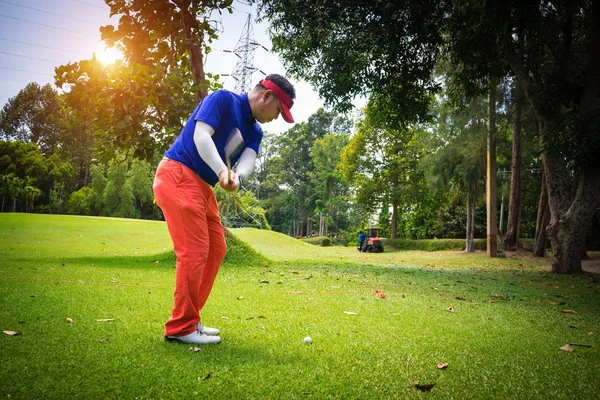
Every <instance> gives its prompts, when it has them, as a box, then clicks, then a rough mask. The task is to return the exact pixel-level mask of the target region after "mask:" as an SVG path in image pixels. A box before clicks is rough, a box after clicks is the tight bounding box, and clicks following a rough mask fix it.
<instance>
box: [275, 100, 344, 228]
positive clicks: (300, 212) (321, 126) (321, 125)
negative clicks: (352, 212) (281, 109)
mask: <svg viewBox="0 0 600 400" xmlns="http://www.w3.org/2000/svg"><path fill="white" fill-rule="evenodd" d="M334 116H335V114H333V113H330V112H326V111H325V110H323V109H319V110H317V112H316V113H314V114H313V115H311V116H310V117H309V118H308V121H307V122H303V123H301V124H296V125H294V126H293V127H292V128H291V129H289V130H288V131H287V132H285V133H284V134H282V135H281V136H280V137H279V138H278V140H277V160H275V161H274V165H273V167H278V166H280V167H282V168H281V169H280V173H281V175H280V177H279V184H280V185H285V186H286V187H287V188H288V190H289V191H290V194H291V195H292V196H293V197H292V206H293V212H292V213H291V214H288V217H292V218H293V223H292V227H293V231H294V232H293V235H294V236H298V235H301V234H306V235H307V236H308V235H310V234H311V230H310V225H311V224H310V221H311V219H312V216H313V212H314V210H315V202H316V197H315V192H316V189H317V188H316V186H315V185H314V182H313V181H312V179H311V174H312V173H314V171H315V169H314V168H315V167H314V164H313V161H312V158H311V151H312V149H313V146H314V143H315V141H316V140H318V139H320V138H322V137H324V136H325V135H327V134H328V133H329V132H330V129H331V124H332V121H333V118H334Z"/></svg>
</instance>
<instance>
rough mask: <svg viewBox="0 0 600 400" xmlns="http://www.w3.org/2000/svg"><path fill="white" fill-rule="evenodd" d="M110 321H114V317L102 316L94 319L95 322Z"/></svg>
mask: <svg viewBox="0 0 600 400" xmlns="http://www.w3.org/2000/svg"><path fill="white" fill-rule="evenodd" d="M110 321H114V318H103V319H97V320H96V322H110Z"/></svg>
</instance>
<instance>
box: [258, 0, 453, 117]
mask: <svg viewBox="0 0 600 400" xmlns="http://www.w3.org/2000/svg"><path fill="white" fill-rule="evenodd" d="M259 12H260V13H261V14H262V15H263V18H265V19H268V20H269V21H270V23H271V31H270V32H271V38H272V42H273V50H274V51H276V52H278V53H279V54H280V55H281V57H282V59H283V61H284V64H285V66H286V68H287V70H288V72H289V73H290V74H291V75H293V76H296V77H298V78H302V79H305V80H307V81H308V82H310V83H311V84H312V85H313V87H315V88H316V89H317V90H318V91H319V94H320V96H321V98H323V99H325V102H326V104H328V105H332V106H334V108H335V109H337V110H339V111H347V110H349V109H350V108H351V107H352V105H351V103H352V100H353V99H354V97H355V96H358V95H363V96H366V97H370V99H371V100H372V101H373V102H374V104H377V105H378V106H379V108H381V109H385V110H386V113H387V114H388V118H389V120H390V122H394V123H398V124H399V125H402V124H406V123H413V122H415V121H416V120H420V119H423V118H426V117H427V114H428V107H429V103H430V101H431V97H430V96H431V93H432V92H434V91H436V90H437V88H438V85H437V84H436V83H435V81H434V80H433V79H432V71H433V68H434V66H435V62H436V58H437V56H438V55H439V53H440V50H441V48H442V44H443V39H442V35H441V30H440V28H441V24H442V22H443V20H444V19H443V16H444V12H445V10H444V8H443V7H441V6H440V3H439V2H438V1H433V0H424V1H410V2H403V3H402V5H399V4H398V3H397V2H390V1H372V2H364V1H362V0H342V1H320V2H319V3H318V5H316V4H313V3H312V2H305V1H287V0H263V1H262V2H261V6H260V8H259Z"/></svg>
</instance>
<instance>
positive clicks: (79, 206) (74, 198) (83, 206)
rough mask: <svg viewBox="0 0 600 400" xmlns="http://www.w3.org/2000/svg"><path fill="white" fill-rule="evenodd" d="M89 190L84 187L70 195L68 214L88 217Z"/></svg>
mask: <svg viewBox="0 0 600 400" xmlns="http://www.w3.org/2000/svg"><path fill="white" fill-rule="evenodd" d="M91 190H92V189H90V188H89V187H88V186H84V187H82V188H81V189H79V190H78V191H76V192H73V193H71V197H70V198H69V214H71V215H89V214H90V202H89V197H90V192H91Z"/></svg>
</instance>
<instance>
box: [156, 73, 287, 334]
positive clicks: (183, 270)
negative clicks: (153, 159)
mask: <svg viewBox="0 0 600 400" xmlns="http://www.w3.org/2000/svg"><path fill="white" fill-rule="evenodd" d="M295 97H296V93H295V89H294V87H293V85H292V84H291V83H290V82H289V81H288V80H287V79H286V78H285V77H283V76H281V75H277V74H271V75H267V76H266V77H265V79H263V80H261V81H260V83H259V84H258V85H256V86H255V87H254V88H253V89H251V90H250V91H249V92H248V93H245V94H241V95H240V94H236V93H233V92H230V91H228V90H218V91H216V92H214V93H211V94H210V95H208V96H207V97H205V98H204V99H203V100H202V101H201V102H200V103H199V104H198V106H197V107H196V110H195V111H194V112H193V113H192V115H191V116H190V117H189V119H188V121H187V122H186V124H185V126H184V127H183V129H182V131H181V133H180V134H179V136H178V137H177V139H176V140H175V142H174V143H173V144H172V145H171V147H170V148H169V150H167V151H166V152H165V155H164V158H163V159H162V160H161V162H160V163H159V165H158V169H157V170H156V174H155V177H154V185H153V190H154V196H155V198H156V203H157V204H158V206H159V207H160V208H161V210H162V211H163V215H164V217H165V221H166V223H167V228H168V230H169V234H170V236H171V240H172V242H173V248H174V250H175V255H176V256H177V261H176V274H175V293H174V305H173V309H172V312H171V317H170V318H169V320H168V321H167V323H166V325H165V335H164V336H165V340H167V341H175V342H181V343H194V344H209V343H219V342H220V341H221V338H220V337H219V336H218V335H219V333H220V332H219V330H218V329H215V328H208V327H206V326H204V325H203V324H202V321H201V317H200V312H201V310H202V308H203V307H204V304H205V303H206V300H207V299H208V297H209V295H210V292H211V290H212V287H213V283H214V281H215V278H216V276H217V272H218V271H219V267H220V266H221V263H222V261H223V258H224V257H225V252H226V243H225V236H224V232H223V226H222V225H221V218H220V216H219V209H218V206H217V199H216V197H215V194H214V192H213V190H212V187H213V186H214V185H215V184H217V183H218V184H219V185H220V186H221V187H222V188H223V189H225V190H227V191H229V192H233V191H235V190H237V189H238V188H239V187H240V186H241V184H242V182H243V179H244V178H245V177H247V176H248V175H249V174H250V173H251V172H252V170H253V169H254V162H255V160H256V156H257V153H258V148H259V145H260V143H261V140H262V137H263V132H262V129H261V127H260V124H261V123H267V122H270V121H273V120H275V119H277V118H278V117H279V115H281V116H282V117H283V119H284V120H285V121H286V122H289V123H293V122H294V119H293V117H292V114H291V112H290V108H292V106H293V104H294V101H293V99H294V98H295ZM232 166H235V169H231V167H232Z"/></svg>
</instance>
